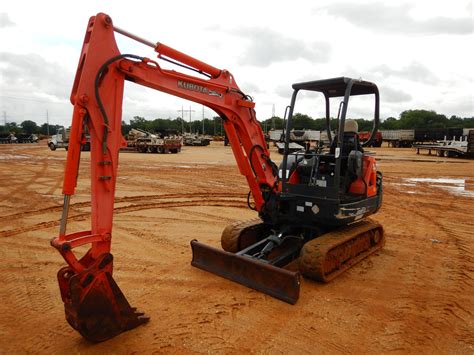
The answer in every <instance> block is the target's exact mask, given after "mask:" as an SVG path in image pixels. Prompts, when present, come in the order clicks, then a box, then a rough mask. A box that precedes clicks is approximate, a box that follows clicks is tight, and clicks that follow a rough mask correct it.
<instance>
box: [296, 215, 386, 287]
mask: <svg viewBox="0 0 474 355" xmlns="http://www.w3.org/2000/svg"><path fill="white" fill-rule="evenodd" d="M377 231H378V234H379V238H378V242H377V243H375V244H374V243H373V240H374V239H373V236H374V234H375V233H376V232H377ZM384 243H385V237H384V233H383V227H382V225H380V224H379V223H377V222H375V221H372V220H370V219H366V220H363V221H359V222H356V223H353V224H350V225H348V226H344V227H342V228H340V229H337V230H335V231H332V232H329V233H326V234H323V235H322V236H320V237H317V238H315V239H313V240H311V241H309V242H308V243H306V244H305V245H304V246H303V248H302V249H301V253H300V260H299V270H300V271H301V273H302V274H303V275H304V276H305V277H307V278H310V279H313V280H317V281H320V282H329V281H331V280H332V279H334V278H335V277H337V276H339V275H340V274H341V273H343V272H344V271H346V270H347V269H349V268H350V267H351V266H353V265H355V264H356V263H358V262H359V261H361V260H362V259H364V258H365V257H367V256H368V255H370V254H372V253H373V252H375V251H377V250H379V249H381V248H382V247H383V245H384ZM367 246H368V247H367ZM361 247H362V248H364V250H363V251H360V249H361ZM348 254H349V255H348ZM342 257H344V258H346V259H345V260H343V261H342V262H341V260H340V259H341V258H342ZM335 258H339V260H336V262H337V263H338V264H339V265H337V266H336V267H334V268H333V269H331V270H329V271H327V269H328V268H329V267H330V265H331V261H332V263H333V264H334V261H335Z"/></svg>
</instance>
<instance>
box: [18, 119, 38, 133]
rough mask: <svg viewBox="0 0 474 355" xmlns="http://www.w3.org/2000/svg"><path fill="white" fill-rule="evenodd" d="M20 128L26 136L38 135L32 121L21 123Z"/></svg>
mask: <svg viewBox="0 0 474 355" xmlns="http://www.w3.org/2000/svg"><path fill="white" fill-rule="evenodd" d="M21 128H22V130H23V132H24V133H26V134H33V133H39V131H40V130H39V127H38V125H37V124H36V122H34V121H30V120H26V121H23V122H22V123H21Z"/></svg>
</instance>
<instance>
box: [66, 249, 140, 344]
mask: <svg viewBox="0 0 474 355" xmlns="http://www.w3.org/2000/svg"><path fill="white" fill-rule="evenodd" d="M112 260H113V257H112V254H104V255H102V256H101V257H99V258H98V259H97V260H96V261H95V262H94V263H93V264H92V265H91V266H90V267H89V268H87V269H85V270H84V271H82V272H80V273H74V271H73V270H72V269H71V268H69V267H65V268H62V269H61V270H59V272H58V281H59V287H60V289H61V297H62V299H63V302H64V308H65V312H66V319H67V321H68V323H69V324H70V325H71V326H72V327H73V328H74V329H76V330H77V331H79V333H80V334H81V335H82V336H83V337H84V338H86V339H87V340H89V341H92V342H101V341H104V340H107V339H110V338H113V337H114V336H116V335H118V334H120V333H122V332H124V331H127V330H130V329H133V328H135V327H137V326H139V325H141V324H143V323H146V322H148V320H149V317H147V316H145V315H144V313H140V312H138V311H137V310H136V308H132V307H131V306H130V304H129V303H128V301H127V299H126V298H125V296H124V294H123V293H122V291H121V290H120V288H119V287H118V285H117V283H116V282H115V280H114V279H113V277H112Z"/></svg>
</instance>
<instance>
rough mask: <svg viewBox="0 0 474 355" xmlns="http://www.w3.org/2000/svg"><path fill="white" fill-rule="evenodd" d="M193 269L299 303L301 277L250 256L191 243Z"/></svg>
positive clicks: (283, 299)
mask: <svg viewBox="0 0 474 355" xmlns="http://www.w3.org/2000/svg"><path fill="white" fill-rule="evenodd" d="M191 248H192V251H193V260H192V262H191V265H192V266H195V267H197V268H199V269H202V270H205V271H208V272H211V273H213V274H216V275H219V276H221V277H224V278H226V279H228V280H231V281H234V282H237V283H240V284H242V285H245V286H247V287H250V288H253V289H254V290H257V291H260V292H263V293H266V294H268V295H270V296H272V297H275V298H278V299H280V300H282V301H285V302H287V303H290V304H295V303H296V301H297V300H298V297H299V293H300V274H299V273H298V272H293V271H289V270H286V269H282V268H279V267H275V266H273V265H270V264H267V263H265V262H263V261H258V260H255V259H252V258H250V257H246V256H241V255H238V254H234V253H229V252H226V251H223V250H219V249H216V248H212V247H210V246H208V245H205V244H202V243H199V242H198V241H197V240H193V241H191Z"/></svg>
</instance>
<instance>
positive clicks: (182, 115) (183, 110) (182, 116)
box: [178, 106, 195, 134]
mask: <svg viewBox="0 0 474 355" xmlns="http://www.w3.org/2000/svg"><path fill="white" fill-rule="evenodd" d="M180 111H181V119H182V121H181V124H182V125H183V126H182V131H183V134H184V123H183V121H184V113H185V112H186V113H187V112H189V133H192V132H191V130H192V127H191V112H195V111H194V110H191V106H189V110H185V109H184V108H183V106H181V110H178V112H180Z"/></svg>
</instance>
